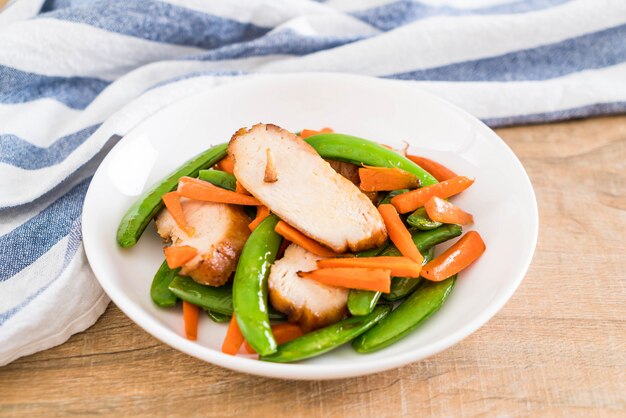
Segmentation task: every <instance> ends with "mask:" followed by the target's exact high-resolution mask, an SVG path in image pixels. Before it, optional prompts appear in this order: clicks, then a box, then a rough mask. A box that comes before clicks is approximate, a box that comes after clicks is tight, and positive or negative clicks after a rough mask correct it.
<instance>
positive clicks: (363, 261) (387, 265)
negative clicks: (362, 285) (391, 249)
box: [317, 256, 422, 278]
mask: <svg viewBox="0 0 626 418" xmlns="http://www.w3.org/2000/svg"><path fill="white" fill-rule="evenodd" d="M333 267H363V268H372V269H384V270H390V271H391V275H392V276H395V277H414V278H417V277H419V276H420V270H421V269H422V266H421V265H420V264H417V263H416V262H415V261H413V260H411V259H410V258H408V257H389V256H382V257H354V258H327V259H325V260H319V261H318V262H317V268H320V269H322V268H333Z"/></svg>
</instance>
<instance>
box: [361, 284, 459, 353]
mask: <svg viewBox="0 0 626 418" xmlns="http://www.w3.org/2000/svg"><path fill="white" fill-rule="evenodd" d="M455 281H456V275H454V276H452V277H450V278H448V279H446V280H444V281H441V282H430V281H429V282H427V283H425V284H424V285H423V286H421V287H420V288H419V289H418V290H417V291H415V292H414V293H413V294H412V295H411V296H409V297H408V298H407V299H406V300H405V301H404V302H402V304H400V306H398V307H397V308H396V309H395V310H394V311H393V312H391V313H390V314H389V315H387V316H386V317H385V318H383V319H382V320H381V321H380V322H379V323H378V324H376V326H375V327H373V328H372V329H370V330H369V331H367V332H366V333H364V334H362V335H361V336H359V337H358V338H357V339H355V340H354V341H353V342H352V346H353V347H354V349H355V350H356V351H358V352H359V353H369V352H371V351H376V350H380V349H381V348H384V347H387V346H389V345H390V344H393V343H394V342H396V341H398V340H399V339H401V338H403V337H405V336H406V335H407V334H409V333H410V332H411V331H413V330H414V329H415V328H417V327H418V326H419V325H420V324H421V323H422V322H424V321H425V320H426V319H427V318H428V317H430V316H431V315H432V314H434V313H435V312H437V311H438V310H439V308H440V307H441V305H443V303H444V302H445V300H446V298H447V297H448V295H449V294H450V291H451V290H452V288H453V287H454V282H455Z"/></svg>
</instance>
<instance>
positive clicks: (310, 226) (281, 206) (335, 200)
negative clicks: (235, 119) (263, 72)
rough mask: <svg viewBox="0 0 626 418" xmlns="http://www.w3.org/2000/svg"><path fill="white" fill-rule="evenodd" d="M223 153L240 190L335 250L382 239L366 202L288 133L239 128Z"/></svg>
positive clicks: (269, 127) (271, 128) (383, 234)
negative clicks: (232, 169) (244, 189)
mask: <svg viewBox="0 0 626 418" xmlns="http://www.w3.org/2000/svg"><path fill="white" fill-rule="evenodd" d="M228 153H229V155H230V156H231V157H232V158H233V159H234V161H235V168H234V171H235V176H236V177H237V180H238V181H239V182H240V183H241V184H242V185H243V187H245V188H246V190H248V191H249V192H250V193H251V194H252V195H253V196H254V197H256V198H257V199H259V200H260V201H261V202H263V204H264V205H265V206H267V207H269V208H270V209H271V210H272V212H274V213H275V214H277V215H278V216H279V217H280V218H282V219H283V220H284V221H286V222H287V223H288V224H290V225H292V226H293V227H295V228H296V229H298V230H299V231H300V232H302V233H303V234H305V235H307V236H309V237H310V238H312V239H314V240H316V241H318V242H320V243H322V244H324V245H326V246H328V247H330V248H331V249H332V250H334V251H335V252H339V253H341V252H344V251H346V250H347V249H350V250H352V251H360V250H365V249H369V248H373V247H376V246H379V245H381V244H382V243H383V242H384V241H385V239H386V238H387V231H386V230H385V225H384V223H383V220H382V218H381V216H380V214H379V213H378V211H377V210H376V208H375V207H374V205H373V204H372V202H371V201H370V200H369V199H368V198H367V197H366V196H365V195H364V194H363V193H361V191H360V190H359V189H358V188H357V187H356V186H355V185H354V184H352V183H351V182H350V181H349V180H347V179H346V178H344V177H343V176H341V175H340V174H338V173H337V172H336V171H335V170H333V169H332V168H331V166H330V165H329V164H328V163H327V162H326V161H324V160H323V159H322V158H321V157H320V156H319V154H318V153H317V152H316V151H315V149H313V147H311V146H310V145H309V144H307V143H306V142H305V141H303V140H302V139H301V138H299V137H297V136H296V135H294V134H292V133H291V132H289V131H286V130H284V129H281V128H279V127H278V126H275V125H263V124H259V125H255V126H253V127H252V128H251V129H249V130H246V129H241V130H239V131H238V132H237V133H236V134H235V135H233V138H232V139H231V141H230V144H229V146H228ZM268 162H269V163H270V164H268ZM267 173H270V174H271V176H270V177H271V181H267V178H268V176H267V175H266V174H267Z"/></svg>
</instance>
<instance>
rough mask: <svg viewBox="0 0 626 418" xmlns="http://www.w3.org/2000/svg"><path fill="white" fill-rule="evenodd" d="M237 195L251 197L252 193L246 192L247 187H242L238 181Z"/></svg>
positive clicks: (236, 184) (236, 185)
mask: <svg viewBox="0 0 626 418" xmlns="http://www.w3.org/2000/svg"><path fill="white" fill-rule="evenodd" d="M235 193H240V194H244V195H246V196H250V192H249V191H247V190H246V188H245V187H243V186H242V185H241V183H239V182H238V181H237V182H235Z"/></svg>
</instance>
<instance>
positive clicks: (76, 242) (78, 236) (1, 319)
mask: <svg viewBox="0 0 626 418" xmlns="http://www.w3.org/2000/svg"><path fill="white" fill-rule="evenodd" d="M68 235H69V239H68V243H67V248H66V250H65V255H64V256H63V264H62V265H61V268H60V269H59V273H58V274H57V275H56V276H55V277H53V278H52V279H51V280H50V281H49V282H47V283H46V284H45V285H43V286H42V287H40V288H39V289H36V290H35V291H34V292H33V293H31V294H30V295H28V296H27V297H26V298H25V299H23V300H22V301H21V302H20V303H19V304H18V305H16V306H14V307H13V308H11V309H8V310H6V311H4V312H0V326H2V324H4V323H5V322H6V321H8V320H9V319H11V318H12V317H14V316H15V315H17V314H18V313H19V312H20V311H21V310H22V309H24V308H25V307H27V306H28V305H30V303H31V302H32V301H34V300H35V299H36V298H37V296H39V295H41V294H42V293H43V292H45V291H46V290H47V289H48V288H49V287H50V286H51V285H52V284H53V283H54V282H55V281H56V280H57V279H58V278H59V277H61V274H63V272H64V271H65V269H66V268H67V266H68V264H69V263H70V261H72V258H73V257H74V255H75V254H76V252H77V251H78V249H79V248H80V245H81V243H82V231H81V220H80V217H79V218H78V219H76V221H75V222H74V225H73V226H72V228H71V229H70V231H69V234H68Z"/></svg>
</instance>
